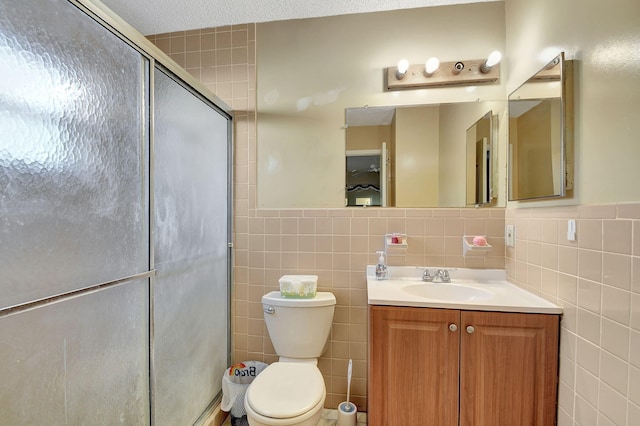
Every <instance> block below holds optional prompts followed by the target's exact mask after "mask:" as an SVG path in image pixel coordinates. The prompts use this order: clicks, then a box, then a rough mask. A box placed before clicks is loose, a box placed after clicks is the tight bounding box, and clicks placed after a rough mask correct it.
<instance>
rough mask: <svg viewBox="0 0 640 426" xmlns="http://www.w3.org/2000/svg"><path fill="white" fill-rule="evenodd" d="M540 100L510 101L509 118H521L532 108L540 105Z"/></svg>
mask: <svg viewBox="0 0 640 426" xmlns="http://www.w3.org/2000/svg"><path fill="white" fill-rule="evenodd" d="M540 102H542V101H540V100H535V101H524V100H523V101H519V100H516V101H509V117H511V118H517V117H520V116H521V115H522V114H524V113H525V112H527V111H529V110H530V109H531V108H533V107H535V106H537V105H538V104H540Z"/></svg>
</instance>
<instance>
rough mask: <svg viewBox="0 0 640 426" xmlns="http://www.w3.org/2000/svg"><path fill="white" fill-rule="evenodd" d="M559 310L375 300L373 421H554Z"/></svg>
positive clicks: (467, 424)
mask: <svg viewBox="0 0 640 426" xmlns="http://www.w3.org/2000/svg"><path fill="white" fill-rule="evenodd" d="M558 332H559V316H558V315H547V314H517V313H502V312H479V311H460V310H452V309H432V308H408V307H392V306H370V307H369V381H368V401H369V402H368V410H367V418H368V424H369V425H371V426H394V425H403V426H404V425H443V426H445V425H446V426H449V425H451V426H453V425H458V424H459V425H464V426H472V425H473V426H483V425H487V426H500V425H504V426H513V425H536V426H543V425H545V426H546V425H554V424H555V420H556V399H557V398H556V395H557V382H558Z"/></svg>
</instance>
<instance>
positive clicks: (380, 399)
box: [367, 306, 460, 426]
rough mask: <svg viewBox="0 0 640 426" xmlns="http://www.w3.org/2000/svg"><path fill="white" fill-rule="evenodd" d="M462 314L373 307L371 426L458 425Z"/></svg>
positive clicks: (370, 329) (371, 312) (370, 393)
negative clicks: (460, 320)
mask: <svg viewBox="0 0 640 426" xmlns="http://www.w3.org/2000/svg"><path fill="white" fill-rule="evenodd" d="M459 319H460V312H459V311H456V310H446V309H425V308H404V307H403V308H395V307H387V306H372V307H370V324H369V348H370V349H369V351H370V353H369V392H368V393H369V404H368V413H367V415H368V423H369V425H371V426H394V425H402V426H406V425H457V424H458V353H459V348H460V332H459V331H458V330H456V331H451V330H450V328H449V326H450V325H451V324H454V325H455V326H456V328H457V327H458V326H459Z"/></svg>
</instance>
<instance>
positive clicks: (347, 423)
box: [337, 360, 358, 426]
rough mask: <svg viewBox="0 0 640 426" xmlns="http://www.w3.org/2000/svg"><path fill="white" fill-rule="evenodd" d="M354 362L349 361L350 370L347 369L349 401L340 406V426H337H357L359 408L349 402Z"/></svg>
mask: <svg viewBox="0 0 640 426" xmlns="http://www.w3.org/2000/svg"><path fill="white" fill-rule="evenodd" d="M352 368H353V361H352V360H349V368H348V369H347V400H346V401H345V402H341V403H340V405H338V424H337V426H356V424H357V416H358V408H357V407H356V404H354V403H352V402H349V394H350V393H351V370H352Z"/></svg>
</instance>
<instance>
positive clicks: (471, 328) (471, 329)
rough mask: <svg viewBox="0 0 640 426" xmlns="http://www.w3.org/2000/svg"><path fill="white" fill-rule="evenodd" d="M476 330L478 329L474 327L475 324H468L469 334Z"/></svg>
mask: <svg viewBox="0 0 640 426" xmlns="http://www.w3.org/2000/svg"><path fill="white" fill-rule="evenodd" d="M474 331H476V329H475V328H473V326H472V325H468V326H467V333H469V334H473V332H474Z"/></svg>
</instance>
